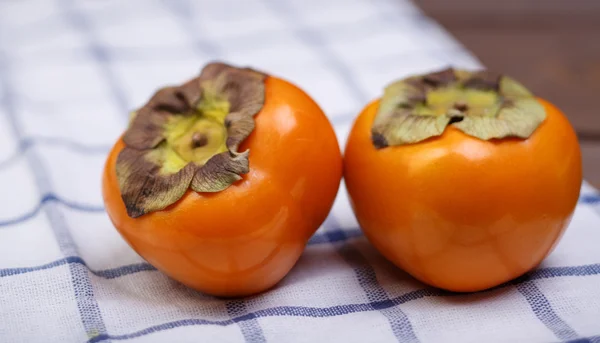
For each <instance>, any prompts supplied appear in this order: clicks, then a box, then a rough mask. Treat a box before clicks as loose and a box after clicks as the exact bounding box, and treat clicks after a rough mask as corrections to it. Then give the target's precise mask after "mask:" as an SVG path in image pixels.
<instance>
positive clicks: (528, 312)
mask: <svg viewBox="0 0 600 343" xmlns="http://www.w3.org/2000/svg"><path fill="white" fill-rule="evenodd" d="M215 59H219V60H223V61H226V62H229V63H233V64H239V65H249V66H253V67H255V68H258V69H262V70H265V71H268V72H269V73H271V74H273V75H278V76H281V77H283V78H286V79H289V80H292V81H293V82H294V83H296V84H298V85H299V86H301V87H302V88H303V89H305V90H306V91H307V92H308V93H309V94H310V95H311V96H313V97H314V98H315V100H316V101H317V102H318V103H319V104H320V105H321V106H322V107H323V109H324V110H325V112H326V113H327V114H328V116H329V118H330V119H331V122H332V123H333V124H334V125H335V127H336V132H337V134H338V137H339V140H340V144H342V145H343V144H344V142H345V137H346V135H347V134H348V131H349V128H350V125H351V122H352V118H353V117H354V116H355V115H356V114H357V113H358V112H359V110H360V109H361V107H362V106H364V105H365V104H366V103H367V102H368V101H369V100H370V99H372V98H373V97H375V96H377V95H378V94H380V93H381V92H382V89H383V87H384V86H385V85H386V84H388V83H389V82H390V81H392V80H393V79H396V78H399V77H402V76H406V75H409V74H414V73H420V72H426V71H431V70H435V69H440V68H443V67H447V66H450V65H452V66H455V67H464V68H474V67H479V66H480V65H479V62H478V61H477V60H476V59H474V58H473V57H472V56H471V55H470V54H469V53H468V52H466V51H465V50H464V49H463V47H461V46H460V45H458V44H457V43H456V41H455V40H453V38H452V37H450V36H448V34H447V33H446V32H445V31H444V30H443V29H441V28H440V27H439V26H438V25H437V24H436V23H434V22H432V21H431V20H430V19H429V18H427V17H425V16H423V14H422V13H420V12H419V11H418V10H417V9H416V8H415V6H414V5H412V4H411V3H408V2H404V1H402V0H298V1H292V0H289V1H283V0H264V1H244V0H219V1H185V0H173V1H169V0H165V1H158V0H157V1H139V0H136V1H132V0H127V1H123V0H106V1H74V0H73V1H69V0H64V1H51V0H48V1H42V0H38V1H2V2H0V201H1V205H2V206H0V341H1V342H111V341H113V342H114V341H125V342H286V343H294V342H344V343H349V342H360V343H365V342H564V341H571V340H577V339H580V340H577V341H578V342H580V341H581V342H583V341H596V342H598V341H600V336H598V335H600V276H599V275H598V274H600V249H598V241H600V216H599V214H598V204H599V203H600V197H599V196H598V194H597V193H596V191H595V190H594V189H592V188H591V187H589V186H587V185H584V186H583V190H582V196H581V199H580V203H579V206H578V207H577V211H576V213H575V216H574V219H573V221H572V223H571V225H570V227H569V229H568V230H567V232H566V234H565V235H564V237H563V239H562V241H561V243H560V244H559V245H558V247H557V248H556V250H555V251H554V252H553V254H552V255H551V256H550V257H548V258H547V259H546V260H545V262H544V263H543V265H542V266H541V267H540V268H539V269H538V270H536V271H534V272H532V273H530V274H529V275H527V276H526V277H524V278H520V279H519V280H517V281H515V282H513V283H511V284H509V285H505V286H502V287H500V288H497V289H494V290H491V291H486V292H481V293H477V294H471V295H456V294H449V293H444V292H441V291H439V290H436V289H433V288H430V287H427V286H425V285H423V284H421V283H419V282H417V281H415V280H414V279H412V278H411V277H409V276H408V275H406V274H405V273H403V272H402V271H400V270H399V269H397V268H395V267H393V266H392V265H391V264H390V263H389V262H386V261H385V260H384V259H383V258H382V257H381V255H379V254H378V253H377V252H376V251H375V250H374V249H373V248H372V247H371V246H370V245H369V243H368V242H367V241H366V239H365V238H364V237H363V235H362V234H361V232H360V230H359V228H358V226H357V223H356V221H355V218H354V216H353V214H352V211H351V209H350V206H349V203H348V198H347V195H346V191H345V189H344V188H343V186H342V188H341V189H340V193H339V195H338V198H337V200H336V203H335V205H334V208H333V210H332V212H331V215H330V217H329V218H328V220H327V221H326V222H325V223H324V225H323V226H322V227H321V228H320V230H319V231H318V233H317V234H316V235H315V236H314V237H313V238H312V239H311V240H310V242H309V244H308V246H307V248H306V251H305V253H304V255H303V256H302V258H301V259H300V260H299V262H298V264H297V265H296V267H295V268H294V269H293V270H292V271H291V273H290V274H289V275H288V276H287V277H286V278H285V279H284V280H283V281H282V282H281V283H280V284H279V285H277V287H275V288H274V289H272V290H270V291H269V292H267V293H265V294H262V295H259V296H255V297H249V298H245V299H237V300H229V301H225V300H219V299H215V298H213V297H210V296H207V295H203V294H200V293H198V292H195V291H192V290H190V289H188V288H186V287H184V286H182V285H181V284H179V283H178V282H175V281H173V280H171V279H169V278H167V277H166V276H164V275H163V274H162V273H160V272H158V271H156V270H155V269H154V268H153V267H152V266H150V265H149V264H147V263H146V262H144V261H143V260H142V259H141V258H140V257H139V256H138V255H137V254H136V253H135V252H134V251H133V250H131V248H129V247H128V245H127V244H126V243H125V242H124V241H123V239H122V238H121V237H120V236H119V235H118V233H117V231H116V230H115V229H114V227H113V226H112V225H111V223H110V221H109V219H108V217H107V215H106V213H105V212H104V209H103V207H102V198H101V194H100V175H101V170H102V167H103V163H104V160H105V158H106V156H107V152H108V149H109V147H110V144H111V143H112V142H114V141H115V140H116V139H117V137H118V136H119V135H120V134H121V132H122V131H123V129H124V128H125V125H126V123H127V119H128V112H129V111H130V110H132V109H134V108H136V107H137V106H140V105H142V104H143V103H144V102H145V101H146V100H147V99H148V98H149V97H150V95H151V94H152V93H153V92H154V91H155V90H156V89H157V88H159V87H162V86H164V85H167V84H177V83H180V82H182V81H184V80H187V79H188V78H190V77H191V76H193V75H196V74H197V73H198V72H199V70H200V68H201V67H202V66H203V65H204V64H206V63H207V62H209V61H212V60H215ZM515 193H516V194H518V189H515Z"/></svg>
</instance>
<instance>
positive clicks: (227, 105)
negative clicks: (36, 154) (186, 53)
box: [102, 63, 343, 297]
mask: <svg viewBox="0 0 600 343" xmlns="http://www.w3.org/2000/svg"><path fill="white" fill-rule="evenodd" d="M342 163H343V162H342V157H341V149H340V146H339V144H338V141H337V138H336V135H335V132H334V130H333V127H332V126H331V124H330V122H329V121H328V119H327V118H326V116H325V115H324V113H323V111H322V110H321V108H320V107H319V106H318V105H317V104H316V103H315V102H314V101H313V100H312V99H311V98H310V97H309V96H308V95H307V94H306V93H305V92H304V91H302V90H301V89H299V88H298V87H296V86H295V85H293V84H291V83H289V82H287V81H284V80H282V79H280V78H277V77H274V76H270V75H266V74H263V73H261V72H257V71H255V70H252V69H248V68H243V69H242V68H237V67H233V66H229V65H225V64H222V63H211V64H209V65H207V66H206V67H205V68H204V69H203V71H202V73H201V74H200V76H199V77H197V78H194V79H192V80H190V81H189V82H187V83H185V84H183V85H181V86H178V87H167V88H164V89H162V90H160V91H158V92H157V93H156V94H155V95H154V96H153V97H152V98H151V99H150V100H149V101H148V103H147V104H145V105H144V106H143V107H142V108H140V109H139V110H137V111H136V112H134V114H133V116H132V120H131V122H130V124H129V127H128V129H127V131H126V132H125V133H124V134H123V136H122V137H121V138H120V139H119V140H118V142H117V143H116V144H115V146H114V147H113V149H112V151H111V152H110V154H109V156H108V159H107V162H106V164H105V170H104V173H103V177H102V183H103V186H102V189H103V197H104V201H105V205H106V211H107V213H108V215H109V217H110V219H111V221H112V223H113V224H114V226H115V227H116V228H117V230H118V231H119V233H120V234H121V235H122V237H123V238H124V239H125V240H126V241H127V243H128V244H129V245H130V246H131V247H132V248H133V249H134V250H135V251H136V252H137V253H138V254H139V255H140V256H142V257H143V258H144V259H145V260H147V261H148V262H149V263H150V264H152V265H153V266H155V267H156V268H157V269H158V270H160V271H162V272H164V273H165V274H166V275H168V276H170V277H172V278H173V279H175V280H178V281H180V282H181V283H183V284H185V285H187V286H189V287H191V288H193V289H196V290H199V291H202V292H205V293H207V294H211V295H216V296H225V297H229V296H245V295H250V294H255V293H258V292H262V291H265V290H267V289H269V288H271V287H272V286H274V285H275V284H277V283H278V282H279V281H280V280H281V279H282V278H284V276H285V275H286V274H287V273H288V272H289V271H290V270H291V268H292V267H293V266H294V265H295V263H296V262H297V260H298V258H299V257H300V255H301V254H302V252H303V250H304V248H305V245H306V243H307V241H308V239H309V238H310V237H311V236H312V235H313V234H314V232H315V231H316V230H317V228H318V227H319V226H320V225H321V223H322V222H323V221H324V220H325V218H326V216H327V215H328V213H329V211H330V209H331V206H332V204H333V201H334V198H335V197H336V194H337V191H338V187H339V185H340V181H341V177H342Z"/></svg>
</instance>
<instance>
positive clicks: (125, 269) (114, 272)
mask: <svg viewBox="0 0 600 343" xmlns="http://www.w3.org/2000/svg"><path fill="white" fill-rule="evenodd" d="M338 231H342V230H335V231H332V232H327V233H318V234H315V235H314V236H313V237H312V238H311V239H310V241H309V242H308V245H318V244H324V243H334V242H340V241H341V240H342V239H343V240H348V239H351V238H355V237H361V236H362V231H360V230H359V229H353V230H344V232H343V233H340V232H338ZM66 263H77V264H82V265H84V266H86V267H87V264H86V263H85V261H83V259H81V258H80V257H78V256H71V257H67V258H63V259H60V260H57V261H54V262H50V263H47V264H43V265H41V266H36V267H24V268H7V269H0V277H4V276H12V275H18V274H25V273H30V272H35V271H38V270H44V269H50V268H54V267H58V266H62V265H64V264H66ZM88 269H89V268H88ZM143 271H156V268H154V267H153V266H152V265H150V264H149V263H146V262H141V263H134V264H129V265H125V266H121V267H117V268H112V269H105V270H100V271H95V270H92V269H90V272H91V273H92V274H94V275H96V276H98V277H101V278H105V279H114V278H118V277H121V276H125V275H129V274H135V273H139V272H143Z"/></svg>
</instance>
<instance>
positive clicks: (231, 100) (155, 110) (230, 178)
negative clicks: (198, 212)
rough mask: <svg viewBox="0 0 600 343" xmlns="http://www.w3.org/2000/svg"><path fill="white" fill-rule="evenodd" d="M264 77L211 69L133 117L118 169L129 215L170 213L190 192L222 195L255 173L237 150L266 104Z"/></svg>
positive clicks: (160, 95)
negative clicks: (251, 172) (156, 212)
mask: <svg viewBox="0 0 600 343" xmlns="http://www.w3.org/2000/svg"><path fill="white" fill-rule="evenodd" d="M265 78H266V75H265V74H263V73H260V72H257V71H254V70H252V69H248V68H236V67H232V66H229V65H226V64H222V63H211V64H209V65H207V66H206V67H205V68H204V69H203V70H202V72H201V74H200V76H198V77H196V78H194V79H192V80H190V81H188V82H186V83H185V84H183V85H181V86H178V87H167V88H163V89H161V90H159V91H158V92H156V93H155V94H154V96H153V97H152V98H151V99H150V100H149V101H148V103H147V104H146V105H144V106H143V107H142V108H140V109H139V110H137V111H135V112H133V113H132V115H131V119H130V124H129V128H128V129H127V131H126V132H125V134H124V136H123V141H124V142H125V148H124V149H123V150H122V151H121V153H120V154H119V156H118V157H117V163H116V173H117V179H118V181H119V189H120V191H121V197H122V199H123V201H124V203H125V206H126V208H127V213H128V215H129V216H130V217H133V218H136V217H139V216H142V215H144V214H146V213H149V212H153V211H158V210H162V209H165V208H167V207H168V206H169V205H172V204H174V203H175V202H177V201H178V200H179V199H180V198H181V197H182V196H183V195H184V194H185V192H186V191H187V190H188V189H190V188H191V189H192V190H194V191H196V192H219V191H222V190H224V189H226V188H228V187H229V186H231V185H232V184H233V183H234V182H236V181H238V180H240V179H241V175H243V174H245V173H247V172H248V171H249V161H248V151H244V152H240V151H238V148H239V145H240V144H241V143H242V142H243V141H244V140H245V139H246V138H247V137H248V136H249V135H250V133H251V132H252V131H253V130H254V115H256V114H257V113H258V112H259V111H260V110H261V109H262V107H263V105H264V101H265V85H264V80H265Z"/></svg>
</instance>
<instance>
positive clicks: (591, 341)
mask: <svg viewBox="0 0 600 343" xmlns="http://www.w3.org/2000/svg"><path fill="white" fill-rule="evenodd" d="M565 343H600V336H591V337H585V338H577V339H573V340H570V341H566V342H565Z"/></svg>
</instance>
